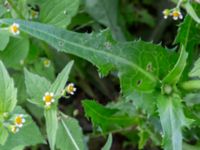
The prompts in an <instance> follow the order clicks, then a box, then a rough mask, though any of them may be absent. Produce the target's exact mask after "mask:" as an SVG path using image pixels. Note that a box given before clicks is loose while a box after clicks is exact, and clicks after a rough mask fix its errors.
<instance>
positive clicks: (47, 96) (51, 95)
mask: <svg viewBox="0 0 200 150" xmlns="http://www.w3.org/2000/svg"><path fill="white" fill-rule="evenodd" d="M43 101H44V102H45V106H50V105H51V104H52V103H53V102H55V99H54V93H52V92H51V93H50V92H46V93H45V95H44V97H43Z"/></svg>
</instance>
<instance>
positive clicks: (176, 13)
mask: <svg viewBox="0 0 200 150" xmlns="http://www.w3.org/2000/svg"><path fill="white" fill-rule="evenodd" d="M171 16H172V17H173V19H174V20H178V19H183V15H182V13H181V12H180V10H177V9H176V10H174V11H173V12H172V13H171Z"/></svg>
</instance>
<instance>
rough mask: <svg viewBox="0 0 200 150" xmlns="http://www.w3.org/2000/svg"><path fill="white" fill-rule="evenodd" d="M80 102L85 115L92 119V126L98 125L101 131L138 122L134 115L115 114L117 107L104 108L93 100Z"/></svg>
mask: <svg viewBox="0 0 200 150" xmlns="http://www.w3.org/2000/svg"><path fill="white" fill-rule="evenodd" d="M82 104H83V107H84V110H85V115H86V116H87V117H88V118H90V119H91V120H92V122H93V125H94V126H95V125H98V126H100V127H101V128H102V130H103V132H105V131H110V130H114V129H117V128H122V127H128V126H131V125H133V124H136V123H138V122H139V119H138V118H137V117H136V116H135V117H129V116H128V115H117V114H116V113H117V112H118V109H110V108H106V107H104V106H102V105H100V104H98V103H97V102H95V101H91V100H84V101H83V102H82Z"/></svg>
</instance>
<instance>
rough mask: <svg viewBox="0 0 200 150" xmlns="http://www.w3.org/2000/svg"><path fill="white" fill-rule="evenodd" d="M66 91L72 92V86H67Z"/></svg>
mask: <svg viewBox="0 0 200 150" xmlns="http://www.w3.org/2000/svg"><path fill="white" fill-rule="evenodd" d="M67 91H68V92H70V93H71V92H74V86H72V85H69V86H68V87H67Z"/></svg>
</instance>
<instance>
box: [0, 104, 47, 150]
mask: <svg viewBox="0 0 200 150" xmlns="http://www.w3.org/2000/svg"><path fill="white" fill-rule="evenodd" d="M13 113H15V114H26V112H25V111H24V110H23V109H22V108H21V107H16V108H15V110H14V112H13ZM26 115H28V114H26ZM26 120H27V118H26ZM28 120H29V122H28V123H27V125H24V126H23V127H22V128H21V129H20V130H19V132H17V133H16V134H13V133H10V134H9V137H8V139H7V141H6V143H5V144H4V145H3V146H0V149H1V150H12V149H13V148H16V147H17V146H19V145H20V146H21V147H22V146H24V147H25V146H32V145H36V144H42V143H44V139H43V137H42V135H41V133H40V131H39V128H38V127H37V125H36V124H35V123H34V122H33V121H32V119H31V117H30V116H28Z"/></svg>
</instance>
